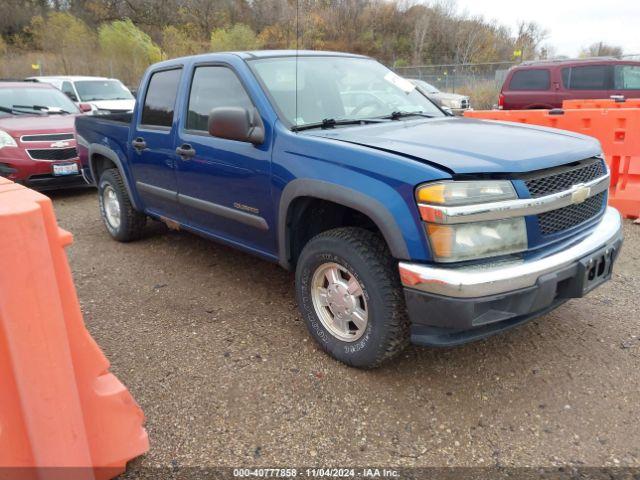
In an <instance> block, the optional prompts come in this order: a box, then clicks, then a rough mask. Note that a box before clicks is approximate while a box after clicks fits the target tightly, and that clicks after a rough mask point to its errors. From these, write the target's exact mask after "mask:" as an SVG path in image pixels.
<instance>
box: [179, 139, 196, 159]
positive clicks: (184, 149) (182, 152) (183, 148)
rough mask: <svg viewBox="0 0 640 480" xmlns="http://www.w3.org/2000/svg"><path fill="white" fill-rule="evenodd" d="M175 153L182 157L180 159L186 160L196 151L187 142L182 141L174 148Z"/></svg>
mask: <svg viewBox="0 0 640 480" xmlns="http://www.w3.org/2000/svg"><path fill="white" fill-rule="evenodd" d="M176 153H177V154H178V155H179V156H180V158H182V160H185V161H186V160H189V159H190V158H192V157H193V156H194V155H195V154H196V151H195V150H194V149H193V147H192V146H191V145H189V144H188V143H183V144H182V145H180V146H179V147H178V148H176Z"/></svg>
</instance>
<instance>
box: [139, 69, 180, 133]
mask: <svg viewBox="0 0 640 480" xmlns="http://www.w3.org/2000/svg"><path fill="white" fill-rule="evenodd" d="M181 74H182V69H181V68H176V69H173V70H161V71H159V72H156V73H154V74H152V75H151V78H150V79H149V86H148V87H147V94H146V95H145V98H144V105H143V107H142V119H141V121H140V123H141V124H142V125H147V126H153V127H159V128H164V129H166V128H171V124H172V122H173V111H174V108H175V104H176V95H177V93H178V85H179V83H180V75H181Z"/></svg>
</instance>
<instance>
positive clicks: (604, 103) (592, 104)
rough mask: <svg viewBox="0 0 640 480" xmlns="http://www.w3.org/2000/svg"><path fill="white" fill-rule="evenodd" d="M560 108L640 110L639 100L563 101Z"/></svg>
mask: <svg viewBox="0 0 640 480" xmlns="http://www.w3.org/2000/svg"><path fill="white" fill-rule="evenodd" d="M562 108H564V109H575V108H640V98H625V99H624V100H622V101H619V100H614V99H612V98H603V99H596V100H584V99H581V100H564V101H563V102H562Z"/></svg>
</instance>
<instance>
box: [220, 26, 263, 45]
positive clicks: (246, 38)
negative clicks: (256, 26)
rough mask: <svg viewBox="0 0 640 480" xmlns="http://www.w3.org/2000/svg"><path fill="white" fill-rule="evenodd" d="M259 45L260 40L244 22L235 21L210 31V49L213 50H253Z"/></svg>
mask: <svg viewBox="0 0 640 480" xmlns="http://www.w3.org/2000/svg"><path fill="white" fill-rule="evenodd" d="M260 46H261V42H260V40H259V39H258V37H257V36H256V33H255V32H254V31H253V30H251V27H248V26H247V25H245V24H244V23H236V24H235V25H233V26H232V27H228V28H217V29H215V30H213V31H212V32H211V50H212V51H214V52H227V51H233V50H255V49H257V48H260Z"/></svg>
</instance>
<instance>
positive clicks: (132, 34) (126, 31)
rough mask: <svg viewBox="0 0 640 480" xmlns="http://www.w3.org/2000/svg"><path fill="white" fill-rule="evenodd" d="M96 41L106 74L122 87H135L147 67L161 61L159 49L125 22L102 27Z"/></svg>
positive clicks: (142, 33)
mask: <svg viewBox="0 0 640 480" xmlns="http://www.w3.org/2000/svg"><path fill="white" fill-rule="evenodd" d="M98 40H99V42H100V49H101V50H102V54H103V56H104V58H105V60H106V62H107V68H108V71H109V74H110V75H112V76H117V77H118V78H120V79H122V80H123V81H124V82H125V83H129V84H133V83H136V82H137V81H138V79H139V78H140V76H141V75H142V74H143V73H144V70H145V69H146V68H147V67H148V66H149V65H151V64H152V63H155V62H158V61H160V59H161V58H162V54H161V51H160V47H158V46H157V45H156V44H155V43H154V42H153V40H151V37H149V35H147V34H146V33H144V32H143V31H142V30H140V29H139V28H138V27H136V26H135V25H134V24H133V22H132V21H131V20H130V19H128V18H127V19H125V20H116V21H114V22H111V23H109V24H104V25H102V26H101V27H100V30H99V32H98Z"/></svg>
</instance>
